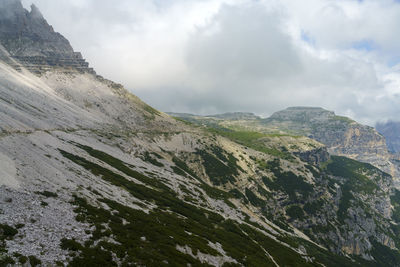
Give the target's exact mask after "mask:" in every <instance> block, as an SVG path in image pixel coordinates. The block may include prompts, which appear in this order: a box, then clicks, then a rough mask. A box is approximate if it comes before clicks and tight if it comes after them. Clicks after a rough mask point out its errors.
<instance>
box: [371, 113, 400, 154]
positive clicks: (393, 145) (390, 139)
mask: <svg viewBox="0 0 400 267" xmlns="http://www.w3.org/2000/svg"><path fill="white" fill-rule="evenodd" d="M376 129H377V130H378V132H380V133H381V134H382V135H383V136H385V138H386V144H387V146H388V148H389V150H390V151H391V152H393V153H400V123H399V122H395V121H388V122H386V123H377V124H376Z"/></svg>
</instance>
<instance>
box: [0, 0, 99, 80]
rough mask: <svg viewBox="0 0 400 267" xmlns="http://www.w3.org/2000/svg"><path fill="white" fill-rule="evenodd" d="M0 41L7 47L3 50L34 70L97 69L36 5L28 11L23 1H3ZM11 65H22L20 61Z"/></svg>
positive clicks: (0, 8)
mask: <svg viewBox="0 0 400 267" xmlns="http://www.w3.org/2000/svg"><path fill="white" fill-rule="evenodd" d="M0 42H1V44H2V46H3V47H4V48H5V50H6V51H4V50H3V53H8V54H9V56H10V57H11V60H13V59H14V60H16V61H18V63H20V64H21V65H23V66H24V67H25V68H27V69H28V70H30V71H31V72H34V73H42V72H44V71H46V70H48V69H49V68H54V67H62V68H64V69H67V68H72V69H76V70H80V71H84V72H93V69H91V68H89V64H88V63H87V62H86V61H85V60H84V59H83V58H82V55H81V53H79V52H74V50H73V48H72V47H71V45H70V43H69V42H68V40H67V39H65V38H64V37H63V36H62V35H61V34H59V33H57V32H55V31H54V30H53V28H52V27H51V26H50V25H49V24H48V23H47V21H46V20H45V19H44V18H43V15H42V14H41V12H40V11H39V9H38V8H37V7H36V6H35V5H32V6H31V10H30V11H27V10H25V9H24V8H23V6H22V4H21V2H20V1H19V0H2V1H1V3H0ZM4 58H5V59H6V60H7V56H4V55H3V59H4ZM11 60H10V59H9V60H8V61H9V63H11V62H13V61H11ZM11 65H13V67H14V68H16V69H19V68H20V65H19V64H15V63H14V64H11Z"/></svg>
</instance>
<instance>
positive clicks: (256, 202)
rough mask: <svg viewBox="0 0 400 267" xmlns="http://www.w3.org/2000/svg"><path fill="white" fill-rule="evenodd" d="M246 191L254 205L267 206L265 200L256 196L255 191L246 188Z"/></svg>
mask: <svg viewBox="0 0 400 267" xmlns="http://www.w3.org/2000/svg"><path fill="white" fill-rule="evenodd" d="M245 193H246V197H247V199H248V200H249V201H250V203H251V204H252V205H253V206H256V207H264V206H266V203H265V201H264V200H262V199H260V198H258V197H257V196H256V194H254V193H253V191H251V190H250V189H248V188H246V190H245Z"/></svg>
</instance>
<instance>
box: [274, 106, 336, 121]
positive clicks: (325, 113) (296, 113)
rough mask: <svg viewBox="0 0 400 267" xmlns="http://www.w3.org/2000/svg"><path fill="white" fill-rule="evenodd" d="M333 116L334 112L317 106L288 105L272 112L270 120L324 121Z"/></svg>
mask: <svg viewBox="0 0 400 267" xmlns="http://www.w3.org/2000/svg"><path fill="white" fill-rule="evenodd" d="M334 117H335V113H334V112H332V111H329V110H326V109H323V108H319V107H289V108H287V109H285V110H281V111H278V112H275V113H274V114H272V116H271V117H270V118H269V119H270V120H278V121H297V122H311V121H325V120H329V119H332V118H334Z"/></svg>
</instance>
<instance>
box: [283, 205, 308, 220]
mask: <svg viewBox="0 0 400 267" xmlns="http://www.w3.org/2000/svg"><path fill="white" fill-rule="evenodd" d="M286 214H287V215H288V216H289V217H290V218H291V219H293V220H296V219H298V220H302V219H304V212H303V209H302V208H301V207H299V206H297V205H292V206H290V207H289V208H287V209H286Z"/></svg>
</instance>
